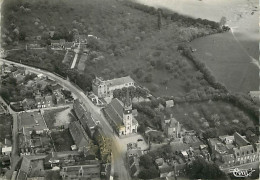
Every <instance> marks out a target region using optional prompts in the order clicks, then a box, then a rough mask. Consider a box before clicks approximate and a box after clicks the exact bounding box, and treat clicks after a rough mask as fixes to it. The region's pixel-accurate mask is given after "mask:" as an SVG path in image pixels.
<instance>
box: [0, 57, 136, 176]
mask: <svg viewBox="0 0 260 180" xmlns="http://www.w3.org/2000/svg"><path fill="white" fill-rule="evenodd" d="M0 62H4V63H5V64H13V65H15V66H19V67H24V68H26V70H28V71H30V72H32V73H35V74H43V75H45V76H47V77H48V78H50V79H53V80H55V81H56V82H58V83H59V84H60V85H62V86H63V87H65V88H67V89H68V90H70V91H71V92H72V93H73V94H74V95H75V96H76V97H77V98H78V99H80V101H81V102H82V103H84V105H85V106H86V108H87V109H88V111H89V112H91V113H92V116H93V118H94V119H96V120H99V121H100V124H101V126H102V129H103V130H104V133H105V134H106V135H107V136H108V137H110V138H111V139H112V153H113V156H112V158H113V159H112V164H111V166H112V175H113V173H116V174H117V175H118V178H119V179H124V180H130V179H131V177H130V176H129V173H128V171H127V168H126V166H125V163H124V162H125V161H124V159H125V152H123V151H122V150H121V148H120V139H119V138H118V136H117V135H115V134H114V132H113V129H112V128H111V126H110V125H109V123H108V122H107V120H106V119H105V118H104V117H103V115H102V113H101V109H100V108H99V107H96V106H95V105H94V104H93V103H92V102H91V101H90V99H89V98H88V97H87V96H86V95H85V93H84V92H83V91H82V90H81V89H80V88H78V87H77V86H75V85H74V84H72V83H71V82H70V81H68V80H66V79H63V78H61V77H59V76H58V75H55V74H53V73H51V72H48V71H45V70H41V69H38V68H35V67H31V66H27V65H24V64H20V63H15V62H13V61H9V60H5V59H2V58H0Z"/></svg>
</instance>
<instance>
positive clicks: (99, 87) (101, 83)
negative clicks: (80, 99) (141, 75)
mask: <svg viewBox="0 0 260 180" xmlns="http://www.w3.org/2000/svg"><path fill="white" fill-rule="evenodd" d="M131 86H135V82H134V80H133V79H132V78H131V77H130V76H126V77H121V78H115V79H111V80H106V81H105V80H103V79H102V78H98V77H96V78H95V79H94V80H93V82H92V89H93V93H94V94H95V95H96V96H98V97H99V98H105V97H113V91H114V90H115V89H122V88H124V87H131Z"/></svg>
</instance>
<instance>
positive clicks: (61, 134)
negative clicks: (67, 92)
mask: <svg viewBox="0 0 260 180" xmlns="http://www.w3.org/2000/svg"><path fill="white" fill-rule="evenodd" d="M51 137H52V139H53V141H54V146H55V149H56V151H57V152H59V151H71V146H72V145H73V144H74V141H73V139H72V137H71V135H70V132H69V129H65V130H63V131H52V132H51Z"/></svg>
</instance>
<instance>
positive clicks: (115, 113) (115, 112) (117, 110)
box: [104, 98, 124, 125]
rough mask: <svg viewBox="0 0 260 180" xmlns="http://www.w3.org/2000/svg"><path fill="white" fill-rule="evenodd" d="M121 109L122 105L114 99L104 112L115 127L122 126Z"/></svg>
mask: <svg viewBox="0 0 260 180" xmlns="http://www.w3.org/2000/svg"><path fill="white" fill-rule="evenodd" d="M123 108H124V105H123V103H122V102H121V101H119V100H118V99H117V98H115V99H113V100H112V101H111V103H109V104H108V106H107V107H106V108H105V109H104V111H105V113H106V114H107V115H108V116H109V117H110V118H111V119H112V120H113V121H114V123H116V124H117V125H123Z"/></svg>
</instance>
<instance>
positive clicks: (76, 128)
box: [69, 121, 93, 155]
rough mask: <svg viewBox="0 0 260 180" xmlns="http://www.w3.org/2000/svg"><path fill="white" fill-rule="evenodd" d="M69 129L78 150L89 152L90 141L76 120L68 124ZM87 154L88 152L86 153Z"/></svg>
mask: <svg viewBox="0 0 260 180" xmlns="http://www.w3.org/2000/svg"><path fill="white" fill-rule="evenodd" d="M69 131H70V134H71V136H72V139H73V141H74V142H75V145H76V147H77V150H78V151H81V152H84V153H86V154H88V153H91V152H90V151H91V147H92V145H93V144H92V141H91V139H89V137H88V135H87V134H86V132H85V130H84V129H83V127H82V126H81V125H80V123H79V122H78V121H74V122H71V123H70V124H69ZM88 155H89V154H88Z"/></svg>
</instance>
